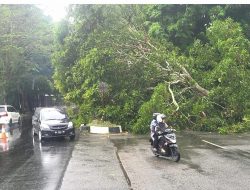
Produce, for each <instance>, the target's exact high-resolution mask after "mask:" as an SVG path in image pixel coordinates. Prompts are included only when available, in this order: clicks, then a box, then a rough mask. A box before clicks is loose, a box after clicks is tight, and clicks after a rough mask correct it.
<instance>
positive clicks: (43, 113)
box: [32, 107, 75, 141]
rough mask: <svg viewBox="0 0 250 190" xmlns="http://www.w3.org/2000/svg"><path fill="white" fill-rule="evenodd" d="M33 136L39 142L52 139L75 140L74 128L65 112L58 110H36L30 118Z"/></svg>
mask: <svg viewBox="0 0 250 190" xmlns="http://www.w3.org/2000/svg"><path fill="white" fill-rule="evenodd" d="M32 126H33V134H34V135H38V138H39V141H43V140H45V139H48V138H52V137H69V138H70V139H71V140H73V139H75V128H74V126H73V123H72V122H71V121H70V120H69V118H68V116H67V114H66V112H65V111H63V110H62V109H59V108H48V107H46V108H41V107H39V108H36V110H35V112H34V115H33V116H32Z"/></svg>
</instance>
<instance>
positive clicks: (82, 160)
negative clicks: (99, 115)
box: [61, 134, 129, 190]
mask: <svg viewBox="0 0 250 190" xmlns="http://www.w3.org/2000/svg"><path fill="white" fill-rule="evenodd" d="M69 189H79V190H82V189H87V190H92V189H93V190H96V189H102V190H105V189H107V190H108V189H110V190H113V189H116V190H119V189H121V190H123V189H129V187H128V184H127V182H126V179H125V177H124V174H123V172H122V170H121V167H120V164H119V161H118V160H117V158H116V154H115V147H114V146H113V144H112V143H111V142H110V140H109V139H108V137H107V136H105V135H93V134H86V135H84V134H81V135H80V138H79V140H78V141H77V143H76V145H75V148H74V150H73V153H72V158H71V159H70V161H69V164H68V167H67V169H66V171H65V175H64V178H63V181H62V185H61V190H69Z"/></svg>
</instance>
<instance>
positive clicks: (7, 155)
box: [0, 123, 75, 190]
mask: <svg viewBox="0 0 250 190" xmlns="http://www.w3.org/2000/svg"><path fill="white" fill-rule="evenodd" d="M0 143H1V146H0V189H1V190H3V189H6V190H31V189H34V190H38V189H44V190H53V189H59V187H60V184H61V180H62V177H63V174H64V171H65V169H66V167H67V164H68V162H69V159H70V156H71V154H72V150H73V148H74V144H75V142H71V141H69V140H64V139H58V140H53V141H48V142H46V143H44V144H43V145H42V144H40V143H39V142H38V138H37V137H35V138H34V139H33V137H32V135H31V127H30V124H27V123H25V124H24V131H23V132H22V134H21V133H20V132H19V130H14V133H13V135H10V136H9V138H8V140H7V142H6V141H5V142H3V140H1V142H0Z"/></svg>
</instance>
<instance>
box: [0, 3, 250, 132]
mask: <svg viewBox="0 0 250 190" xmlns="http://www.w3.org/2000/svg"><path fill="white" fill-rule="evenodd" d="M249 10H250V5H204V4H203V5H191V4H189V5H177V4H176V5H174V4H171V5H163V4H161V5H85V4H80V5H70V7H69V9H68V15H67V17H66V19H64V20H63V21H61V22H60V24H59V25H56V24H54V23H52V22H51V21H50V20H49V19H48V18H47V17H45V16H44V15H43V13H42V12H41V10H39V9H38V8H37V7H35V6H33V5H0V25H1V27H0V44H1V46H0V72H1V75H0V88H1V91H0V96H1V100H0V101H1V102H3V103H9V104H14V105H19V106H20V107H21V108H22V109H24V110H25V108H32V107H34V106H37V105H38V102H40V101H41V98H42V97H44V94H50V93H52V91H53V88H54V87H55V89H56V90H58V91H59V92H60V93H61V95H62V97H63V99H64V101H65V103H68V104H70V105H74V109H73V110H70V111H71V116H72V117H74V120H75V123H76V125H79V124H81V123H88V122H90V121H91V120H93V119H103V120H108V121H111V122H113V123H116V124H120V125H122V127H123V129H124V130H129V131H132V132H134V133H147V132H149V123H150V120H151V118H152V113H153V112H164V113H165V114H166V115H167V117H168V123H169V124H171V125H174V126H175V127H176V128H179V129H192V130H203V131H217V132H220V133H227V132H244V131H247V130H249V129H250V126H249V120H250V97H249V96H250V87H249V86H250V78H249V77H250V43H249V39H250V11H249ZM53 37H54V38H53ZM51 62H52V66H51ZM52 75H53V77H52ZM52 78H53V82H54V83H53V84H52V83H51V81H52Z"/></svg>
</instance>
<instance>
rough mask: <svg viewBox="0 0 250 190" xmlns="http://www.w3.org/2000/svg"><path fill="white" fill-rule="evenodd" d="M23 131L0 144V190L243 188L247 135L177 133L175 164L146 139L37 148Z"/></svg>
mask: <svg viewBox="0 0 250 190" xmlns="http://www.w3.org/2000/svg"><path fill="white" fill-rule="evenodd" d="M26 125H27V127H26V129H25V130H24V131H23V133H22V134H21V135H20V133H19V132H18V131H17V132H15V133H14V134H13V136H11V137H10V139H9V141H8V142H7V143H3V142H2V141H1V142H0V143H1V146H0V189H1V190H2V189H7V190H31V189H32V190H59V189H61V190H71V189H72V190H74V189H77V190H81V189H86V190H92V189H93V190H95V189H101V190H102V189H108V190H113V189H114V190H117V189H121V190H122V189H133V190H147V189H148V190H151V189H159V190H161V189H162V190H165V189H173V190H179V189H181V190H190V189H197V190H200V189H202V190H203V189H204V190H214V189H218V190H237V189H239V190H248V189H249V187H250V180H249V179H250V134H242V135H238V134H237V135H230V136H221V135H217V134H212V133H196V132H178V133H177V141H178V145H179V148H180V153H181V160H180V162H178V163H175V162H173V161H170V160H167V159H164V158H157V157H155V156H153V154H152V152H151V150H150V147H149V142H148V136H134V135H130V134H119V135H100V134H88V133H85V132H81V133H80V135H79V136H78V135H77V138H76V140H75V141H70V140H69V139H60V140H51V141H48V142H46V143H44V144H42V145H41V144H40V143H39V142H38V139H37V138H35V139H33V138H32V135H31V129H30V127H29V126H28V124H26Z"/></svg>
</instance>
